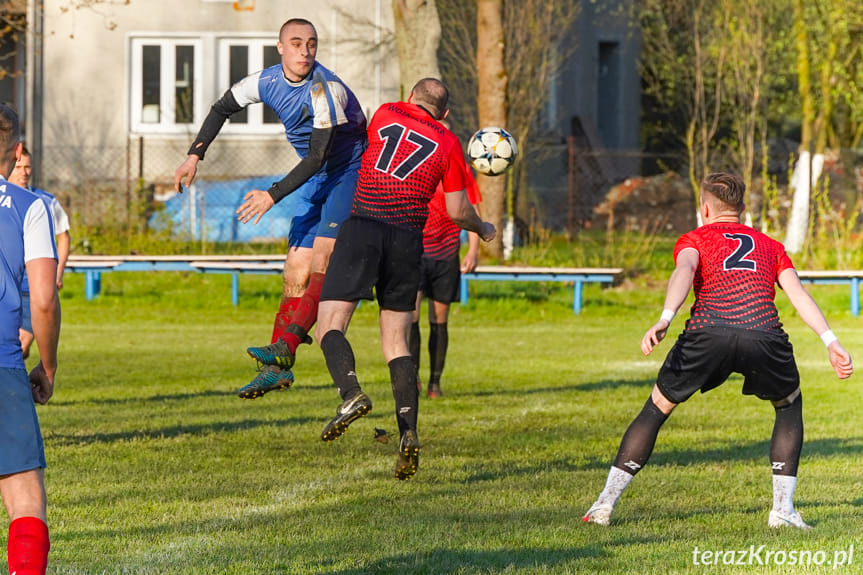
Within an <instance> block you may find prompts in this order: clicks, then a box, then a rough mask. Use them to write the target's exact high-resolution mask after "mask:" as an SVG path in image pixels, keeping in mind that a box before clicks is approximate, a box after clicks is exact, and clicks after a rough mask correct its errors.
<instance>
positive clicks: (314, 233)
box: [174, 18, 367, 399]
mask: <svg viewBox="0 0 863 575" xmlns="http://www.w3.org/2000/svg"><path fill="white" fill-rule="evenodd" d="M277 48H278V51H279V54H280V55H281V62H280V63H279V64H277V65H275V66H271V67H269V68H267V69H265V70H261V71H260V72H256V73H254V74H251V75H249V76H247V77H246V78H244V79H242V80H240V81H239V82H237V83H236V84H234V85H233V86H232V87H231V88H230V89H229V90H228V91H227V92H225V94H224V95H223V96H222V97H221V98H220V99H219V100H218V101H217V102H216V103H215V104H213V107H212V108H211V110H210V113H209V114H208V115H207V117H206V119H205V120H204V123H203V125H202V126H201V129H200V131H199V132H198V135H197V137H196V138H195V141H194V142H193V143H192V146H191V148H190V149H189V155H188V157H187V158H186V161H185V162H183V164H182V165H180V167H179V168H177V171H176V173H175V174H174V185H175V188H176V190H177V191H178V192H181V191H182V186H181V184H185V185H186V186H189V185H190V184H191V183H192V181H193V179H194V177H195V174H196V173H197V164H198V162H199V161H200V160H202V159H203V158H204V153H205V152H206V150H207V147H208V146H209V145H210V143H211V142H212V141H213V140H214V139H215V137H216V135H217V134H218V132H219V130H220V129H221V127H222V125H223V124H224V123H225V121H226V120H227V119H228V118H230V116H231V115H232V114H235V113H236V112H239V111H240V110H243V109H244V108H245V107H246V106H249V105H251V104H256V103H260V102H263V103H264V104H266V105H267V106H269V107H270V108H272V110H273V111H274V112H276V114H277V115H278V116H279V119H280V120H281V121H282V124H283V125H284V127H285V136H286V137H287V139H288V142H290V144H291V145H292V146H293V148H294V149H295V150H296V152H297V154H298V155H299V156H300V158H302V159H301V161H300V162H299V163H298V164H297V165H296V166H295V167H294V168H293V169H291V170H290V172H288V174H287V175H286V176H285V177H284V178H283V179H282V180H280V181H278V182H275V183H274V184H273V185H272V187H270V189H269V190H251V191H250V192H248V193H247V194H246V195H245V197H244V202H243V203H242V204H241V205H240V207H239V208H238V209H237V214H238V218H239V220H240V221H242V222H243V223H246V222H249V221H253V222H254V223H255V224H257V223H258V222H259V221H260V219H261V217H262V216H263V215H264V214H265V213H266V212H267V211H268V210H269V209H270V208H271V207H272V206H273V205H275V203H276V202H278V201H279V200H281V199H283V198H284V197H286V196H287V195H288V194H294V195H296V196H298V198H296V199H297V200H298V202H297V207H296V209H295V211H294V216H293V218H292V220H291V230H290V232H289V236H288V245H289V249H288V256H287V258H286V260H285V267H284V272H283V291H282V301H281V303H280V305H279V311H278V313H277V314H276V318H275V321H274V326H273V333H272V336H271V342H273V343H275V342H280V344H281V345H284V346H286V347H288V348H289V350H288V351H289V353H290V362H288V363H284V362H283V363H282V364H280V365H265V366H263V368H262V369H261V371H260V373H259V374H258V375H257V377H255V379H254V380H253V381H252V382H251V383H250V384H248V385H246V386H244V387H243V388H241V389H240V391H239V396H240V397H242V398H246V399H253V398H255V397H258V396H260V395H263V394H264V393H266V392H268V391H272V390H275V389H283V388H285V387H289V386H290V385H291V384H292V383H293V379H294V377H293V373H292V372H291V370H290V368H291V367H292V365H293V359H294V353H295V351H296V348H297V346H299V344H300V343H303V342H306V343H311V338H310V337H309V336H308V331H309V330H310V329H311V327H312V325H314V323H315V321H316V319H317V310H318V301H319V299H320V290H321V286H322V285H323V277H324V273H325V272H326V269H327V264H328V262H329V258H330V254H331V253H332V250H333V245H334V244H335V238H336V236H337V235H338V232H339V229H340V228H341V224H342V222H343V221H344V220H345V219H347V217H348V215H349V214H350V211H351V205H352V202H353V196H354V190H355V187H356V182H357V172H358V170H359V166H360V159H361V157H362V153H363V150H365V147H366V141H367V136H366V119H365V115H364V114H363V111H362V108H361V107H360V104H359V102H358V100H357V98H356V96H354V94H353V92H351V90H350V89H349V88H348V87H347V86H346V85H345V83H344V82H342V81H341V80H340V79H339V78H338V76H336V75H335V74H334V73H332V72H331V71H330V70H328V69H326V68H325V67H324V66H322V65H321V64H320V63H318V62H317V61H316V60H315V58H316V55H317V48H318V36H317V31H316V30H315V27H314V26H313V25H312V23H311V22H309V21H308V20H304V19H301V18H294V19H291V20H288V21H287V22H285V23H284V24H283V25H282V27H281V30H280V31H279V41H278V44H277ZM250 355H252V357H255V355H254V354H253V353H251V352H250Z"/></svg>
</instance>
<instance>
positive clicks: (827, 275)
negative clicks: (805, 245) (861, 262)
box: [797, 270, 863, 317]
mask: <svg viewBox="0 0 863 575" xmlns="http://www.w3.org/2000/svg"><path fill="white" fill-rule="evenodd" d="M797 275H798V276H800V281H801V282H803V283H805V284H821V285H846V284H848V285H850V286H851V315H853V316H855V317H856V316H859V315H860V280H861V279H863V270H829V271H824V270H815V271H806V270H797Z"/></svg>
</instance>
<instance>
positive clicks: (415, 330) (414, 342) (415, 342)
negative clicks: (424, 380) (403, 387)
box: [408, 321, 420, 379]
mask: <svg viewBox="0 0 863 575" xmlns="http://www.w3.org/2000/svg"><path fill="white" fill-rule="evenodd" d="M408 349H409V350H410V352H411V359H412V360H414V365H415V366H416V371H417V379H419V373H420V324H419V322H418V321H415V322H413V323H411V335H410V339H409V340H408Z"/></svg>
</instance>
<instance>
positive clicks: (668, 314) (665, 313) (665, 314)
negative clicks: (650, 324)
mask: <svg viewBox="0 0 863 575" xmlns="http://www.w3.org/2000/svg"><path fill="white" fill-rule="evenodd" d="M659 319H664V320H665V321H667V322H668V323H671V320H673V319H674V312H673V311H671V310H670V309H664V310H662V315H661V316H659Z"/></svg>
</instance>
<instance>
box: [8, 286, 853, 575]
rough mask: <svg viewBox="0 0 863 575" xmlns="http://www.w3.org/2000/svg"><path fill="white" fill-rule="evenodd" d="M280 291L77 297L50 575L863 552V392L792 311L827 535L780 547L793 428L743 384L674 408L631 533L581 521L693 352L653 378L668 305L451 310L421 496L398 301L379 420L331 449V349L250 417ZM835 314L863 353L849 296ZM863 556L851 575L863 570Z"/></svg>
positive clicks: (67, 299) (491, 299)
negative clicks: (251, 384)
mask: <svg viewBox="0 0 863 575" xmlns="http://www.w3.org/2000/svg"><path fill="white" fill-rule="evenodd" d="M279 281H280V278H279V277H278V276H248V277H243V278H242V279H241V282H240V283H241V298H240V303H241V305H240V307H239V308H236V309H235V308H233V307H232V306H231V305H230V291H229V290H230V288H229V283H230V279H229V277H228V276H221V275H199V274H179V273H177V274H174V273H151V274H143V273H141V274H123V273H111V274H105V275H103V286H102V288H103V292H102V296H101V297H100V298H99V299H98V300H95V301H92V302H87V301H85V300H84V297H83V293H84V287H83V277H82V276H81V275H80V274H70V275H69V276H67V279H66V288H65V289H64V291H63V292H62V300H63V322H64V323H63V333H62V337H61V355H60V361H61V367H60V371H59V372H58V378H57V389H56V394H55V396H54V398H53V399H52V401H51V402H50V404H49V405H47V406H44V407H39V408H38V412H39V417H40V420H41V423H42V429H43V433H44V437H45V444H46V451H47V457H48V462H49V468H48V470H47V485H48V493H49V499H50V507H49V522H50V527H51V534H52V549H51V556H50V566H49V572H50V573H55V574H61V573H62V574H101V573H110V574H112V573H118V574H119V573H141V574H150V573H160V574H161V573H184V574H185V573H189V574H209V573H212V574H234V573H235V574H248V573H260V574H274V573H284V574H289V573H290V574H293V573H328V574H338V575H359V574H365V573H375V574H377V573H392V574H402V573H447V574H449V573H457V574H476V573H483V574H485V573H489V574H490V573H537V574H545V573H656V574H660V573H661V574H665V573H742V572H747V573H749V572H761V573H788V572H794V573H801V572H813V573H814V572H825V573H826V572H828V571H832V567H831V566H823V567H820V568H814V567H812V568H809V569H801V568H799V567H798V568H796V569H795V568H789V567H787V566H785V567H776V566H764V567H760V568H753V567H739V566H723V565H718V566H709V567H705V566H701V565H698V566H696V565H693V564H692V561H693V560H692V558H693V551H694V550H695V548H696V547H698V548H699V549H700V550H705V549H713V550H737V549H749V548H750V546H751V545H754V546H755V548H758V547H759V546H760V545H764V546H765V549H767V550H771V551H785V552H789V551H792V550H811V551H813V552H816V551H819V550H821V551H824V552H826V553H827V557H828V558H829V559H831V560H832V558H833V553H834V551H842V550H847V549H848V547H849V545H852V544H854V545H855V547H860V545H858V543H859V539H860V536H859V533H860V519H859V517H860V515H861V505H863V496H861V492H863V479H861V476H860V473H859V460H860V453H861V449H863V433H861V431H860V414H859V406H860V404H861V392H860V388H859V386H858V385H857V383H856V381H855V378H856V376H855V378H852V379H851V380H850V381H849V382H845V383H843V382H839V381H838V380H836V379H835V377H834V376H833V375H832V370H831V369H830V366H829V364H828V362H827V359H826V354H825V352H824V348H823V346H822V344H821V342H820V341H819V340H818V338H817V337H816V336H815V335H814V334H812V333H810V332H809V331H808V329H806V328H805V326H803V324H802V322H800V320H799V319H798V318H796V317H795V316H794V314H793V313H792V311H793V310H790V309H788V308H789V306H788V304H787V302H786V301H785V300H784V298H783V297H782V296H780V305H781V312H782V313H783V316H784V319H785V322H786V328H787V330H788V331H789V333H790V334H791V338H792V341H793V342H794V344H795V348H796V351H797V355H798V362H799V365H800V370H801V374H802V377H803V382H804V383H803V386H804V396H805V410H804V416H805V420H806V434H807V441H806V444H805V446H804V452H803V460H802V464H801V468H800V483H799V486H798V490H797V497H796V499H797V505H798V508H799V509H800V510H801V511H802V513H803V514H804V517H805V518H806V519H807V521H809V522H811V523H812V524H813V525H814V526H815V529H814V530H813V531H812V532H810V533H801V532H789V531H785V532H773V531H770V530H768V529H767V527H766V520H767V512H768V510H769V508H770V502H771V492H770V481H771V479H770V466H769V462H768V457H767V449H768V440H769V436H770V433H771V428H772V419H773V415H772V414H773V410H772V408H771V407H770V406H769V405H767V404H765V403H762V402H759V401H758V400H756V399H753V398H747V397H743V396H741V395H740V393H739V390H740V385H741V380H740V379H739V378H733V379H732V380H731V381H729V382H728V384H726V385H725V386H723V387H722V388H720V389H718V390H716V391H714V392H711V393H710V394H707V395H699V396H697V397H694V398H693V399H692V400H691V402H689V403H687V404H685V405H683V406H681V407H680V408H679V409H678V410H677V412H675V414H674V415H673V416H672V417H671V419H670V420H669V421H668V422H667V423H666V425H665V427H664V428H663V430H662V432H661V434H660V437H659V441H658V445H657V448H656V450H655V452H654V456H653V458H652V460H651V462H650V464H649V465H648V466H647V467H646V468H645V470H644V471H643V472H642V473H641V474H639V476H638V477H637V478H636V479H635V481H634V482H633V484H632V485H631V487H630V489H629V490H627V492H626V493H625V494H624V496H623V498H622V499H621V502H620V505H619V506H618V511H617V513H616V515H615V518H614V520H613V524H612V526H611V527H610V528H603V527H599V526H596V525H585V524H583V523H582V522H581V515H582V514H583V513H584V511H585V510H586V509H587V508H588V507H589V505H590V504H591V503H592V502H593V500H594V499H595V497H596V495H597V494H598V493H599V491H600V490H601V488H602V486H603V484H604V481H605V476H606V474H607V470H608V467H609V465H610V463H611V460H612V458H613V456H614V453H615V451H616V449H617V445H618V442H619V440H620V437H621V435H622V433H623V431H624V430H625V428H626V426H627V425H628V423H629V421H630V420H631V419H632V417H633V416H634V415H635V414H636V413H637V412H638V410H639V409H640V408H641V406H642V404H643V403H644V401H645V399H646V397H647V395H648V393H649V391H650V388H651V386H652V382H653V378H654V377H655V375H656V371H657V369H658V367H659V364H660V363H661V361H662V359H663V357H664V354H665V352H666V351H667V350H668V349H669V347H670V343H671V342H665V343H664V344H663V346H662V347H661V348H660V350H659V352H658V353H656V354H654V355H652V356H650V357H647V358H645V357H643V356H642V355H641V353H640V350H639V345H638V344H639V341H640V338H641V335H642V333H643V332H644V330H645V329H647V327H649V325H650V324H651V323H652V322H653V321H654V320H655V318H656V317H657V316H658V314H659V311H660V310H661V305H662V300H663V286H662V285H651V284H649V283H647V282H642V283H640V284H627V285H626V286H622V287H618V288H614V289H601V288H600V287H598V286H587V287H586V289H585V307H584V311H583V314H582V315H581V316H576V315H574V314H573V313H572V311H571V297H572V296H571V288H568V287H565V286H559V285H557V284H547V285H546V284H505V283H502V282H501V283H498V282H488V283H482V282H477V283H476V284H475V285H476V289H474V288H473V286H472V290H471V300H470V304H469V306H467V307H460V306H458V305H456V306H454V308H453V311H452V314H451V320H450V321H451V323H450V325H451V328H450V353H449V357H448V360H447V368H446V371H445V374H444V380H443V386H444V393H445V394H446V395H445V397H444V398H443V399H441V400H435V401H428V400H425V398H423V399H422V400H421V404H420V427H419V435H420V440H421V441H422V443H423V450H422V453H421V458H420V470H419V472H418V473H417V475H416V476H415V478H414V479H413V480H411V481H409V482H397V481H396V480H395V479H394V478H393V468H394V464H395V459H396V448H397V445H396V441H395V440H391V441H390V442H389V443H388V444H382V443H378V442H376V441H374V439H373V437H374V428H375V427H378V428H382V429H385V430H387V431H388V432H389V433H390V434H391V435H393V436H394V435H395V434H396V425H395V420H394V415H393V400H392V394H391V390H390V385H389V381H388V372H387V369H386V366H385V365H384V362H383V359H382V356H381V352H380V347H379V346H380V339H379V333H378V327H377V323H376V322H377V308H376V307H375V306H374V305H373V304H369V303H364V304H363V305H362V306H361V307H360V308H359V310H358V312H357V314H356V315H355V318H354V321H353V323H352V325H351V328H350V331H349V333H348V337H349V339H350V341H351V343H352V344H353V346H354V349H355V351H356V355H357V363H358V366H357V367H358V372H359V377H360V380H361V382H362V384H363V386H364V389H365V390H366V392H367V393H368V394H369V395H370V397H371V398H372V400H373V401H374V411H373V412H372V413H371V414H370V415H369V416H368V417H366V418H364V419H362V420H360V421H358V422H356V423H354V424H353V425H352V426H351V428H350V430H349V431H348V432H347V434H346V435H345V436H344V437H342V438H341V439H339V440H338V441H336V442H334V443H332V444H326V443H324V442H322V441H321V440H320V438H319V434H320V431H321V429H322V428H323V426H324V424H325V423H326V422H327V421H328V420H329V419H330V417H331V416H332V415H333V413H334V410H335V408H336V406H337V405H338V403H339V398H338V395H337V393H336V391H335V389H334V388H333V387H332V385H331V382H330V379H329V376H328V374H327V371H326V366H325V364H324V361H323V357H322V355H321V353H320V350H319V349H318V348H317V346H312V347H304V348H302V349H301V352H300V354H299V359H298V365H297V367H296V369H295V373H296V378H297V383H296V384H295V386H294V388H292V389H291V390H288V391H283V392H278V393H271V394H268V395H267V396H265V397H263V398H259V399H257V400H254V401H241V400H240V399H238V398H237V397H236V396H234V394H233V393H234V391H235V390H236V389H237V388H239V387H240V386H242V385H244V384H245V383H247V382H248V381H249V380H250V379H251V378H252V377H253V375H254V369H253V362H252V361H251V360H250V359H248V358H247V357H245V354H244V349H245V347H246V346H247V345H250V344H255V343H260V342H265V341H266V340H267V338H268V337H269V334H270V330H271V321H272V316H273V312H274V309H275V307H276V306H277V299H276V298H277V294H278V292H279ZM812 293H813V294H814V295H815V296H816V299H818V300H819V302H820V303H821V304H822V307H823V308H824V309H825V311H827V313H828V315H829V316H830V318H831V323H832V326H833V328H834V330H835V331H836V332H837V334H839V335H840V337H841V338H842V340H843V342H844V343H845V345H846V346H847V347H848V348H849V349H850V350H851V352H852V354H853V353H855V350H858V349H860V346H861V343H863V335H861V331H860V330H859V325H860V321H861V320H860V319H859V318H854V317H851V316H850V314H849V312H848V292H847V288H846V287H829V286H827V287H818V288H812ZM681 315H682V316H685V314H681ZM682 325H683V318H682V317H679V318H678V319H676V320H675V322H674V326H673V328H674V329H675V330H678V329H680V328H682ZM422 326H423V335H424V336H426V335H427V328H426V325H425V320H424V321H423V323H422ZM423 362H424V366H427V359H426V357H425V356H424V358H423ZM426 369H427V368H426V367H424V370H423V371H424V373H425V372H426ZM3 527H4V528H3V529H2V530H0V535H2V536H5V524H4V526H3ZM0 544H3V542H2V541H0ZM857 553H858V555H855V557H854V564H852V565H851V566H849V567H844V568H843V569H841V570H839V571H842V572H860V571H861V569H860V565H861V564H863V549H857Z"/></svg>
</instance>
